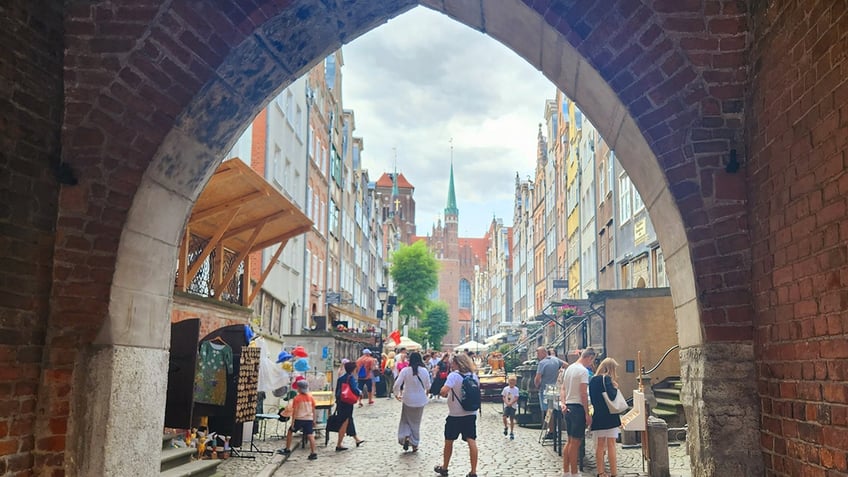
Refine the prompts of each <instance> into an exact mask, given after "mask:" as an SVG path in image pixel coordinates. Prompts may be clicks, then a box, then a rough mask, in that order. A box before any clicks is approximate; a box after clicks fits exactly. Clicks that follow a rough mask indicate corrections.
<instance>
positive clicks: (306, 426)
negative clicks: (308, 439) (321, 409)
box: [291, 419, 315, 436]
mask: <svg viewBox="0 0 848 477" xmlns="http://www.w3.org/2000/svg"><path fill="white" fill-rule="evenodd" d="M313 424H314V423H313V422H312V421H310V420H306V419H304V420H300V419H295V421H294V424H292V426H291V430H292V432H297V431H302V432H303V435H304V436H308V435H310V434H313V433H314V432H315V431H314V430H313V428H312V425H313Z"/></svg>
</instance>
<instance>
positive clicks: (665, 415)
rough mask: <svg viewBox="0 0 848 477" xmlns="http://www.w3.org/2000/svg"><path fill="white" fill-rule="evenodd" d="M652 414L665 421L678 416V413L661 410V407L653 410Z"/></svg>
mask: <svg viewBox="0 0 848 477" xmlns="http://www.w3.org/2000/svg"><path fill="white" fill-rule="evenodd" d="M651 413H652V414H653V415H655V416H657V417H661V418H663V419H666V418H668V417H672V416H675V417H676V416H677V412H675V411H672V410H669V409H663V408H659V407H655V408H653V409H651Z"/></svg>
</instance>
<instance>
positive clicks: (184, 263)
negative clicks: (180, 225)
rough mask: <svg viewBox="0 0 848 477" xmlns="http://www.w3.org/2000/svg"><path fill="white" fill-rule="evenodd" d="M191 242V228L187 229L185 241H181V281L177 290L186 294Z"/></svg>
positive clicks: (184, 236)
mask: <svg viewBox="0 0 848 477" xmlns="http://www.w3.org/2000/svg"><path fill="white" fill-rule="evenodd" d="M190 241H191V227H186V229H185V234H183V239H182V240H181V241H180V257H179V259H180V263H179V268H178V269H177V274H178V276H179V281H178V283H177V290H179V291H181V292H185V291H186V290H187V289H188V244H189V242H190Z"/></svg>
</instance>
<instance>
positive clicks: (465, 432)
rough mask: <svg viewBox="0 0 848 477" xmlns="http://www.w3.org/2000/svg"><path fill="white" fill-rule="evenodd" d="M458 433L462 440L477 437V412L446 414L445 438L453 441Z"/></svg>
mask: <svg viewBox="0 0 848 477" xmlns="http://www.w3.org/2000/svg"><path fill="white" fill-rule="evenodd" d="M460 434H462V440H464V441H467V440H468V439H471V440H475V439H477V414H472V415H470V416H448V417H447V418H446V419H445V440H448V441H455V440H456V438H457V437H459V435H460Z"/></svg>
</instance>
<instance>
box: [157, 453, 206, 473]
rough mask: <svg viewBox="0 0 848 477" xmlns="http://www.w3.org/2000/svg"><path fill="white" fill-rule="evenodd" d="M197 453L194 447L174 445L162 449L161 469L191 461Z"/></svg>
mask: <svg viewBox="0 0 848 477" xmlns="http://www.w3.org/2000/svg"><path fill="white" fill-rule="evenodd" d="M196 453H197V449H195V448H194V447H172V448H170V449H162V457H160V458H159V462H160V464H159V471H160V472H164V471H166V470H169V469H173V468H174V467H179V466H181V465H183V464H188V463H189V462H191V456H192V455H194V454H196Z"/></svg>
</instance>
